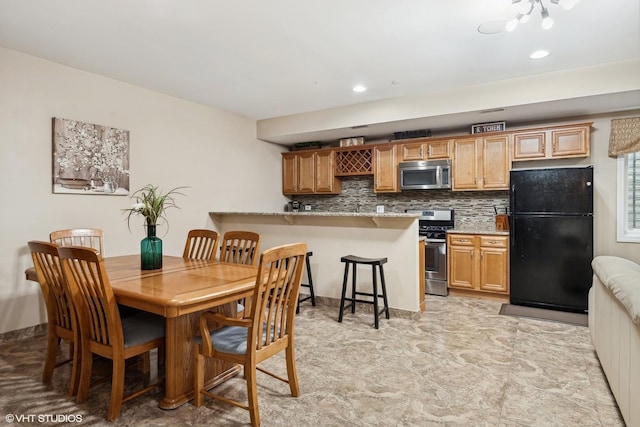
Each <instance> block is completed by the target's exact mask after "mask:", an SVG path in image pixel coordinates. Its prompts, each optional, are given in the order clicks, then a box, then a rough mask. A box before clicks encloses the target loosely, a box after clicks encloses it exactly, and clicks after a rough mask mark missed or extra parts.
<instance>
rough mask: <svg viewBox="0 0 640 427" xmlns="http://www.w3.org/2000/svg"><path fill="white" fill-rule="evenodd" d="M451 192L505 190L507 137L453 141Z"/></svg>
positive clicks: (507, 181) (507, 178) (507, 163)
mask: <svg viewBox="0 0 640 427" xmlns="http://www.w3.org/2000/svg"><path fill="white" fill-rule="evenodd" d="M452 169H453V179H452V184H453V185H452V189H453V191H471V190H476V191H477V190H508V189H509V170H510V167H509V135H504V134H501V135H495V136H487V137H481V136H480V137H470V138H456V139H454V140H453V166H452Z"/></svg>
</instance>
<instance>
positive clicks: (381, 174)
mask: <svg viewBox="0 0 640 427" xmlns="http://www.w3.org/2000/svg"><path fill="white" fill-rule="evenodd" d="M396 150H397V148H396V146H395V145H393V144H387V145H379V146H376V147H374V148H373V190H374V191H375V192H376V193H396V192H398V191H400V188H399V186H398V157H397V155H396Z"/></svg>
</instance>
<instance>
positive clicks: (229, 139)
mask: <svg viewBox="0 0 640 427" xmlns="http://www.w3.org/2000/svg"><path fill="white" fill-rule="evenodd" d="M467 98H468V97H467ZM525 98H526V97H525ZM463 107H464V106H463V105H457V106H454V107H451V108H452V109H454V110H455V109H456V108H457V109H458V111H462V110H464V108H463ZM353 114H356V115H357V114H358V113H357V112H353ZM639 114H640V110H637V111H634V112H629V113H626V114H616V115H602V116H598V117H579V118H573V119H572V120H570V121H572V122H577V121H586V120H589V121H591V120H592V121H594V125H593V132H592V143H591V149H592V153H593V154H592V156H591V158H590V159H584V160H581V161H553V162H535V163H532V162H528V163H519V164H517V165H516V166H517V167H540V166H565V165H575V164H593V165H594V172H595V189H596V191H595V223H596V226H595V255H602V254H608V255H617V256H623V257H627V258H629V259H632V260H634V261H636V262H640V250H638V247H639V246H638V244H632V243H624V244H623V243H617V242H616V223H615V221H616V178H615V176H616V169H615V168H616V162H615V160H613V159H609V158H608V157H607V155H606V153H607V144H608V140H609V131H610V121H611V119H612V118H616V117H624V116H637V115H639ZM52 117H62V118H69V119H75V120H80V121H85V122H89V123H96V124H100V125H106V126H111V127H117V128H122V129H127V130H129V131H130V136H131V170H132V175H131V188H132V189H137V188H140V187H142V186H144V185H146V184H148V183H152V184H154V185H158V186H160V187H161V188H163V189H169V188H172V187H175V186H179V185H188V186H190V187H191V188H189V189H188V190H186V192H187V194H188V195H187V197H185V198H183V199H180V200H179V205H180V207H181V210H179V211H178V210H174V211H171V212H169V214H168V217H169V221H170V226H171V228H170V230H169V232H168V234H167V235H166V236H163V241H164V242H165V252H166V253H168V254H176V255H177V254H180V253H181V250H182V245H183V242H184V236H185V235H186V232H187V230H189V229H190V228H197V227H215V224H213V223H212V222H211V220H210V218H209V216H208V212H209V211H236V212H242V211H281V210H282V207H283V205H284V203H285V202H286V201H287V199H286V198H284V197H283V196H282V194H281V191H280V179H281V178H280V176H281V175H280V171H281V163H280V152H281V151H282V149H281V148H280V147H278V146H275V145H272V144H268V143H265V142H262V141H259V140H257V139H256V135H255V134H256V123H255V122H254V121H253V120H249V119H246V118H243V117H239V116H237V115H234V114H230V113H226V112H223V111H220V110H216V109H212V108H207V107H204V106H201V105H198V104H194V103H190V102H186V101H183V100H180V99H176V98H172V97H169V96H165V95H162V94H159V93H155V92H151V91H148V90H145V89H141V88H138V87H135V86H131V85H128V84H124V83H120V82H118V81H115V80H111V79H107V78H103V77H100V76H97V75H93V74H90V73H85V72H81V71H77V70H74V69H72V68H68V67H64V66H61V65H58V64H55V63H52V62H48V61H44V60H41V59H38V58H34V57H30V56H27V55H23V54H20V53H17V52H14V51H10V50H6V49H3V48H0V179H2V182H3V185H2V189H3V197H2V199H1V200H2V202H1V203H2V204H1V205H0V206H1V208H2V216H1V221H0V224H1V225H0V227H1V229H0V233H1V235H2V241H1V243H0V333H3V332H6V331H11V330H15V329H19V328H23V327H27V326H31V325H34V324H39V323H42V322H45V321H46V315H45V313H44V307H43V304H42V300H41V297H40V290H39V288H38V285H37V284H36V283H31V282H27V281H25V280H24V270H25V268H27V267H29V266H30V265H31V259H30V256H29V252H28V249H27V246H26V242H27V241H28V240H31V239H42V240H47V239H48V233H49V232H50V231H51V230H54V229H61V228H69V227H96V228H101V229H103V230H104V231H105V233H106V235H107V239H106V248H105V250H106V252H107V254H108V255H119V254H126V253H132V252H136V251H138V244H139V240H140V239H141V238H142V237H143V227H142V221H138V222H136V221H134V226H133V229H132V232H131V233H129V231H128V230H127V226H126V222H125V221H124V216H122V215H121V212H120V209H122V208H127V207H129V206H130V205H131V200H130V199H129V198H126V197H116V196H99V195H90V196H84V195H82V196H78V195H60V194H55V195H54V194H52V193H51V151H52V150H51V148H52V147H51V146H52V143H51V118H52ZM345 120H347V118H345ZM545 163H548V164H545ZM136 224H137V225H136ZM164 231H165V230H160V233H161V234H162V233H164Z"/></svg>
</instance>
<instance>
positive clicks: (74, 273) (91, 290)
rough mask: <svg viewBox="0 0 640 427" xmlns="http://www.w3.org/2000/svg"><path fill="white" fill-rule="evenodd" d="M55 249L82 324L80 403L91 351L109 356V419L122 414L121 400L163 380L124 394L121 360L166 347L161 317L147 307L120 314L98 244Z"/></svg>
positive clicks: (86, 385) (84, 394)
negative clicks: (96, 246) (127, 314)
mask: <svg viewBox="0 0 640 427" xmlns="http://www.w3.org/2000/svg"><path fill="white" fill-rule="evenodd" d="M58 254H59V256H60V260H61V264H62V271H63V273H64V276H65V278H66V280H67V283H68V285H69V290H70V293H71V297H72V300H73V304H74V307H75V310H76V313H77V318H78V323H79V325H80V337H81V338H80V341H81V355H80V358H81V360H82V363H81V365H80V380H79V384H78V397H77V401H78V403H81V402H84V401H86V400H87V397H88V395H89V386H90V382H91V374H92V368H93V366H92V365H93V355H94V354H95V355H98V356H102V357H104V358H106V359H111V361H112V365H113V369H112V375H111V398H110V402H109V410H108V413H107V420H109V421H113V420H115V419H116V418H118V416H119V415H120V410H121V408H122V403H124V402H126V401H128V400H130V399H133V398H135V397H137V396H140V395H141V394H143V393H145V392H147V391H149V390H151V389H152V388H154V387H157V386H159V385H160V384H161V383H162V382H159V383H156V384H152V385H150V386H147V387H144V388H143V389H141V390H139V391H136V392H134V393H132V394H130V395H128V396H126V397H123V395H124V379H125V378H124V374H125V360H127V359H129V358H131V357H134V356H138V355H143V354H147V353H148V352H149V351H150V350H152V349H155V348H157V349H159V351H160V350H162V349H164V341H165V338H164V336H165V319H164V318H163V317H161V316H157V315H155V314H152V313H146V312H140V313H137V314H135V315H132V316H129V317H126V318H122V319H121V317H120V314H119V312H118V309H117V305H116V300H115V296H114V294H113V289H112V288H111V282H110V281H109V277H108V276H107V272H106V270H105V267H104V261H103V259H102V256H101V255H100V254H99V253H98V251H97V250H96V249H93V248H85V247H79V246H66V247H59V248H58ZM159 359H160V358H159ZM159 372H160V371H159Z"/></svg>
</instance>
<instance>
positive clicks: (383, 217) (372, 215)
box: [209, 211, 420, 226]
mask: <svg viewBox="0 0 640 427" xmlns="http://www.w3.org/2000/svg"><path fill="white" fill-rule="evenodd" d="M209 215H211V216H212V217H213V218H214V219H216V220H218V221H220V220H221V219H222V217H223V216H234V215H235V216H269V217H280V218H283V219H284V220H285V221H287V222H288V223H289V224H294V223H295V222H296V220H297V219H302V218H339V217H343V218H363V219H365V220H366V219H369V220H371V221H372V222H373V223H374V224H375V225H376V226H380V224H381V223H382V222H385V221H389V220H405V221H406V220H410V221H413V220H415V219H417V218H418V217H420V215H419V214H414V213H395V212H388V213H377V212H313V211H311V212H209Z"/></svg>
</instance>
